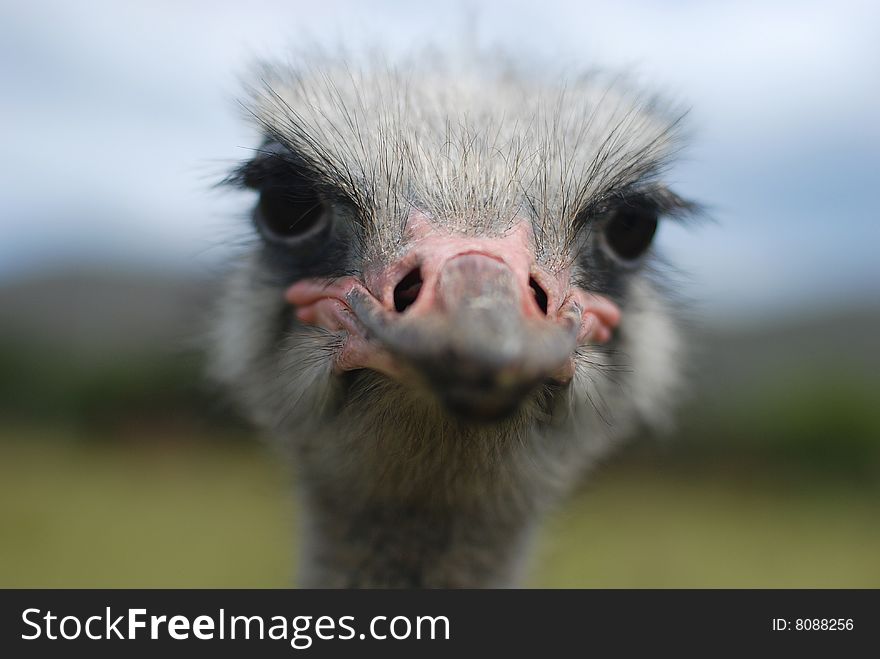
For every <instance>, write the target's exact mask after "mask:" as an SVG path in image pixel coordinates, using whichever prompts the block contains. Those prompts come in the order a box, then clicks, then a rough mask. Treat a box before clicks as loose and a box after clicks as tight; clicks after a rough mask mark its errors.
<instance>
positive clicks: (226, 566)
mask: <svg viewBox="0 0 880 659" xmlns="http://www.w3.org/2000/svg"><path fill="white" fill-rule="evenodd" d="M3 439H4V441H0V586H2V587H78V586H81V587H163V586H164V587H272V586H286V585H288V584H290V583H291V580H292V578H293V574H292V565H293V562H294V559H295V530H296V527H295V519H296V514H295V507H294V505H293V502H292V500H291V498H290V497H289V496H288V494H287V485H286V480H287V479H286V475H285V474H284V471H283V469H282V468H281V467H280V466H279V464H278V461H277V460H275V459H274V458H273V457H272V456H271V455H270V454H269V453H268V452H267V451H264V450H261V449H259V448H256V447H254V446H252V445H250V444H228V443H217V444H215V445H211V444H209V443H208V442H183V443H171V442H168V441H166V442H162V443H161V444H158V445H155V446H152V447H151V446H150V445H149V444H147V445H145V444H144V443H142V442H141V443H138V444H137V445H136V446H108V445H92V446H84V445H82V444H77V443H70V442H64V441H61V440H59V441H45V440H43V441H38V440H37V439H30V440H25V439H24V438H20V439H18V440H6V439H5V438H3ZM878 521H880V496H878V494H877V491H876V489H870V488H869V489H867V490H866V489H865V488H862V489H858V488H851V487H846V486H841V485H836V486H834V485H830V484H827V485H816V484H811V485H809V487H808V486H807V485H806V484H805V482H804V481H797V480H781V479H776V480H771V479H768V478H763V479H761V478H756V477H749V476H746V475H739V476H731V475H724V476H722V475H720V474H719V473H717V471H716V472H706V473H699V472H697V471H691V472H690V473H689V474H688V473H682V472H677V473H671V472H668V471H666V470H662V469H659V468H658V469H653V468H646V467H639V468H636V467H632V466H629V467H627V466H626V465H619V466H616V467H615V466H611V467H609V468H608V469H606V470H604V471H601V472H600V475H599V476H598V477H597V478H596V479H595V480H594V481H593V482H592V484H591V485H590V486H589V487H588V488H586V489H585V490H584V491H582V492H581V493H579V494H578V495H577V496H576V497H575V498H574V499H573V500H572V501H571V502H570V503H569V504H568V505H567V506H566V507H565V508H564V509H562V510H561V511H560V512H559V513H558V514H557V515H555V516H554V517H553V518H552V519H551V520H550V521H549V523H548V524H547V528H546V533H545V534H544V536H543V537H542V539H541V542H540V543H539V546H538V552H537V556H536V560H535V561H534V570H533V574H532V576H531V578H530V580H529V584H530V585H533V586H550V587H713V586H714V587H724V586H729V587H781V586H791V587H810V586H813V587H831V586H838V587H868V586H871V587H878V586H880V560H878V556H880V524H878Z"/></svg>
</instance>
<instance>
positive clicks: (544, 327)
mask: <svg viewBox="0 0 880 659" xmlns="http://www.w3.org/2000/svg"><path fill="white" fill-rule="evenodd" d="M249 109H250V112H251V114H252V116H253V117H255V119H256V121H257V123H258V125H259V128H260V129H261V131H262V134H263V136H264V141H263V143H262V145H261V146H260V147H259V148H258V149H257V150H256V151H255V153H254V154H253V157H252V158H251V159H250V160H248V161H247V162H245V163H244V164H242V165H241V166H240V167H239V168H238V169H237V170H236V171H235V172H234V173H233V175H232V176H231V177H230V180H231V181H232V182H234V183H236V184H239V185H242V186H244V187H247V188H250V189H252V190H254V191H256V192H257V193H258V195H259V199H258V201H257V203H256V206H255V208H254V210H253V216H252V217H253V228H254V230H255V235H256V236H257V240H256V241H255V244H254V245H253V248H252V250H250V251H249V253H247V254H246V255H245V257H244V258H243V260H242V262H241V263H240V265H239V266H238V267H237V268H236V269H235V272H234V273H233V274H232V276H231V278H230V280H229V285H228V287H227V293H226V295H225V297H224V298H223V300H222V301H221V304H220V319H219V324H218V331H217V334H216V341H215V350H214V372H215V374H216V375H217V376H218V377H219V378H220V379H221V380H222V381H223V382H225V383H227V384H228V385H229V387H230V390H231V391H232V392H233V393H234V394H235V396H236V397H237V398H238V399H239V400H240V402H241V403H242V405H243V407H244V408H245V409H246V410H247V411H248V412H249V413H250V414H251V415H252V417H253V418H254V419H255V420H256V421H257V422H258V423H259V424H260V425H262V426H264V427H265V428H268V429H269V430H271V432H272V433H273V434H274V435H275V436H277V437H279V438H280V439H281V440H282V442H283V444H284V445H285V446H287V447H289V448H290V449H291V450H292V453H293V459H294V462H295V464H296V465H297V467H298V471H299V478H298V483H299V485H300V488H301V491H302V497H303V501H304V506H303V507H304V512H305V515H304V517H305V523H304V525H303V526H304V528H303V533H304V536H305V538H306V551H305V561H304V565H303V567H302V577H301V578H302V581H303V582H304V583H305V584H307V585H322V586H334V585H352V586H358V585H385V586H388V585H391V586H393V585H403V586H407V585H412V586H435V585H436V586H482V585H501V584H507V583H511V580H512V579H513V578H514V576H515V575H516V572H517V567H518V565H519V564H520V561H519V559H520V558H521V556H522V555H523V552H522V551H521V550H522V548H523V547H524V546H525V545H527V544H528V543H527V540H528V538H529V536H530V532H531V530H532V529H533V528H534V526H535V522H536V520H538V519H539V512H540V511H541V510H542V509H543V508H544V507H545V505H546V504H547V503H548V502H551V501H552V500H554V499H555V498H557V497H558V495H559V494H560V493H561V492H562V491H564V489H565V488H566V487H567V486H569V485H570V484H571V483H572V482H574V480H575V478H576V476H577V474H578V473H579V472H580V471H582V470H583V469H584V468H585V467H586V466H587V465H589V463H590V462H591V461H592V460H593V459H595V458H596V457H597V456H598V455H600V454H601V453H602V452H604V451H605V450H606V449H607V448H608V447H609V446H610V445H611V444H613V443H614V440H615V439H617V438H620V437H623V436H624V435H626V434H628V433H630V432H631V431H632V429H633V428H634V427H636V426H637V425H638V424H640V423H647V424H653V423H658V422H662V421H663V420H664V419H665V418H666V417H667V415H668V412H669V409H670V405H671V403H672V400H673V397H674V394H675V390H676V388H677V384H678V380H679V377H678V373H679V364H680V361H681V360H680V355H679V341H678V334H677V332H676V330H675V325H674V323H673V322H672V314H671V313H670V311H669V303H668V302H667V301H665V300H664V297H663V294H662V287H661V286H660V285H659V284H658V282H657V279H658V278H657V277H656V272H655V270H656V269H655V268H653V267H652V266H651V262H652V248H651V243H652V239H653V237H654V235H655V231H656V230H657V228H658V224H659V223H662V221H663V220H664V218H667V217H672V216H676V215H679V214H682V213H684V212H686V211H687V210H689V208H690V205H689V204H688V203H686V202H685V201H683V200H682V199H681V198H680V197H679V196H677V195H676V194H675V193H673V192H672V191H671V190H670V189H668V188H667V187H666V186H665V185H664V183H663V181H662V178H661V176H662V174H663V171H664V169H665V167H666V165H667V164H668V162H669V159H670V157H671V156H672V155H673V154H674V151H675V150H676V148H677V140H676V136H677V121H676V120H675V119H674V118H672V119H671V118H670V117H669V116H667V114H666V113H664V112H663V111H661V110H660V109H659V106H658V105H657V103H656V102H654V101H649V100H646V99H644V98H642V97H639V96H637V95H634V94H632V93H630V92H627V91H624V90H622V89H618V88H615V86H614V85H609V84H599V83H598V82H597V81H596V80H595V79H594V78H590V77H585V78H578V79H574V80H568V81H559V82H552V83H551V82H546V81H538V80H535V79H531V78H529V77H528V76H523V75H518V74H514V73H511V72H510V71H505V72H502V73H485V72H484V73H479V74H475V73H470V74H468V75H463V74H461V73H459V74H452V73H449V72H444V71H443V70H442V68H441V67H436V68H431V67H423V68H420V69H419V68H417V67H415V68H413V69H412V70H410V71H408V72H405V73H403V72H399V71H390V70H387V69H379V70H373V71H371V72H353V71H352V70H351V69H349V68H347V67H345V66H337V65H323V66H317V67H314V66H313V67H309V68H306V69H303V70H298V69H296V70H295V69H282V70H273V71H272V72H271V75H269V76H268V77H267V79H266V82H265V83H264V84H263V85H262V86H260V87H259V88H258V89H256V91H255V92H254V93H253V96H252V101H251V103H250V106H249Z"/></svg>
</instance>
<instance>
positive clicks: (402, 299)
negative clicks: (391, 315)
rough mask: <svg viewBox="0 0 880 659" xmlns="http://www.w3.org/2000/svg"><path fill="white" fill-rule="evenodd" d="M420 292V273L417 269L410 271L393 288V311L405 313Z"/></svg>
mask: <svg viewBox="0 0 880 659" xmlns="http://www.w3.org/2000/svg"><path fill="white" fill-rule="evenodd" d="M421 290H422V271H421V269H419V268H416V269H415V270H411V271H410V272H409V274H408V275H407V276H406V277H404V278H403V279H401V280H400V283H398V284H397V286H395V287H394V309H395V310H396V311H397V312H398V313H403V312H404V311H406V310H407V309H408V308H409V307H410V306H412V305H413V303H414V302H415V301H416V298H418V297H419V292H420V291H421Z"/></svg>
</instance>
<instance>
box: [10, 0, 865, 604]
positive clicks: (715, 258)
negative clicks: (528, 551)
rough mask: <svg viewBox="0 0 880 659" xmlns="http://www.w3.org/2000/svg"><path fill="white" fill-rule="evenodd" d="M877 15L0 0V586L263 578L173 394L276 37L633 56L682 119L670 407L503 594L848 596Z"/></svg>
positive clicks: (861, 537)
mask: <svg viewBox="0 0 880 659" xmlns="http://www.w3.org/2000/svg"><path fill="white" fill-rule="evenodd" d="M878 7H880V5H877V4H876V3H870V2H853V1H849V0H842V1H838V2H835V3H828V2H825V3H817V2H794V1H791V2H776V3H763V2H748V1H746V2H736V3H698V2H688V1H679V2H664V3H659V2H620V1H618V2H607V3H591V2H574V1H572V2H560V1H558V0H544V1H543V2H540V3H534V2H525V1H519V0H514V1H511V0H505V1H501V0H497V1H494V0H490V1H482V2H479V3H476V2H456V1H451V2H444V3H440V2H435V3H424V4H423V3H418V2H412V1H408V2H405V1H400V2H396V1H392V0H384V1H378V2H371V3H369V6H367V3H361V2H343V1H341V0H324V1H323V2H320V3H314V2H258V3H242V2H225V1H214V2H190V3H179V2H159V1H155V2H151V3H116V2H94V1H88V2H78V3H67V2H45V1H29V2H24V1H21V2H10V1H9V0H5V1H4V2H3V3H2V4H0V90H2V94H0V136H2V140H0V143H2V145H3V157H2V158H0V180H2V186H0V586H3V587H12V586H71V587H72V586H95V587H97V586H147V587H149V586H179V587H187V586H218V587H220V586H252V587H261V586H285V585H288V584H289V583H290V582H291V579H292V578H293V576H294V574H293V571H294V560H293V559H294V555H295V551H296V549H295V548H296V538H295V537H294V531H293V529H294V528H295V524H294V522H295V518H296V515H297V511H296V507H295V502H294V501H292V500H291V498H290V497H288V495H287V494H288V493H287V489H288V488H287V485H286V481H287V474H286V473H285V469H284V466H283V464H282V462H281V461H280V460H278V459H277V458H276V457H275V456H274V455H273V454H272V453H271V452H270V451H269V450H268V449H267V448H266V447H265V446H264V445H263V444H262V443H261V442H260V441H259V440H258V438H257V437H256V434H255V433H254V432H253V431H252V430H250V429H249V428H248V427H247V425H245V424H244V423H243V422H242V421H241V420H239V419H238V418H236V417H235V416H234V413H233V412H232V410H230V409H229V407H228V406H227V405H226V403H225V402H224V401H223V399H222V397H220V396H218V395H217V393H216V392H215V391H212V390H211V389H210V388H209V387H207V386H205V385H204V384H203V382H202V377H201V373H202V362H201V356H200V350H199V349H200V344H201V343H202V341H201V339H200V338H199V337H200V332H201V331H202V329H203V328H204V326H205V325H204V318H205V315H204V314H205V310H206V309H208V308H209V307H210V303H211V300H212V299H213V297H214V295H215V293H216V290H217V281H218V277H219V274H220V273H222V272H223V269H224V264H225V263H226V262H228V261H229V260H230V259H231V258H233V257H234V255H235V253H236V249H237V248H238V247H240V245H241V243H242V241H245V240H247V222H246V221H245V220H244V219H243V218H244V217H245V214H246V209H247V207H248V205H249V204H250V203H251V202H252V201H253V200H252V199H250V198H249V197H248V195H247V194H245V193H238V192H231V191H219V190H216V189H213V188H212V185H213V184H214V183H215V182H217V181H218V180H219V179H220V178H221V177H222V176H223V174H224V172H225V171H226V170H227V169H228V168H229V167H231V166H232V164H233V163H235V162H236V161H239V160H241V159H244V158H247V157H248V154H249V148H251V147H253V146H255V145H256V143H257V141H256V136H255V135H254V134H253V133H252V132H251V131H250V129H249V128H248V126H247V125H246V124H245V123H244V122H243V121H241V118H240V116H239V114H240V113H239V110H238V109H237V106H236V103H235V98H236V96H237V94H238V93H239V89H240V79H239V76H240V75H241V74H242V73H243V72H244V71H245V70H246V68H247V65H248V64H249V63H250V62H251V61H252V60H253V59H254V58H256V57H261V56H269V57H278V56H279V55H281V56H283V54H284V53H286V52H289V51H290V50H291V49H292V48H301V47H302V45H303V43H313V44H316V45H319V46H323V47H327V48H331V49H332V48H335V47H337V46H340V45H341V46H344V47H347V48H351V49H355V50H356V49H358V48H363V47H365V46H367V47H368V46H371V45H376V44H378V45H380V46H381V47H382V48H383V49H384V50H385V51H387V52H388V53H389V56H390V57H391V58H392V59H394V58H399V57H403V56H405V55H406V53H407V52H410V51H411V50H412V49H414V48H415V49H418V48H422V47H424V46H426V45H429V44H434V45H437V46H440V47H443V48H445V49H449V50H451V51H454V52H458V53H461V56H462V57H468V56H470V55H472V54H474V53H485V52H492V51H494V50H500V51H508V52H512V53H514V54H515V55H517V56H519V57H522V58H523V59H525V60H526V61H532V62H534V63H536V65H537V66H544V65H547V66H551V65H552V66H556V67H558V66H567V67H576V66H589V67H595V66H599V67H602V68H610V69H612V70H626V71H630V72H634V75H635V76H636V77H637V79H638V80H641V81H642V82H643V83H644V84H645V85H647V86H648V87H649V88H650V89H652V90H659V91H664V92H666V93H667V95H669V96H671V97H672V98H674V99H677V100H680V101H682V102H685V103H687V104H688V105H690V106H691V107H692V108H693V109H692V112H691V115H690V119H689V121H690V124H689V125H690V128H691V133H692V135H693V145H692V147H691V148H690V149H689V150H687V152H686V153H685V157H684V159H683V161H682V162H681V163H680V165H679V166H678V167H677V168H676V169H675V170H674V171H673V172H672V179H673V184H674V187H675V189H676V190H678V191H679V192H681V193H683V194H685V195H686V196H689V197H691V198H695V199H698V200H700V201H703V202H705V203H706V204H707V205H708V207H709V209H710V216H711V221H710V222H708V223H705V224H703V225H701V226H698V227H694V228H691V229H687V228H684V227H674V226H668V225H664V226H663V227H662V229H661V233H660V235H659V242H660V246H661V249H662V251H663V252H664V254H665V255H666V257H667V258H668V260H669V261H670V262H671V263H673V264H675V266H676V268H677V271H676V272H675V273H674V275H673V276H674V281H675V282H676V286H677V288H678V290H679V291H680V293H681V295H682V297H684V298H686V299H688V300H691V301H692V304H691V311H690V319H689V322H690V324H691V325H692V326H693V337H692V341H693V344H694V347H695V349H696V352H697V354H698V361H697V362H696V364H695V367H694V369H693V374H692V380H693V385H694V386H693V390H694V395H693V396H692V397H691V399H690V400H689V401H688V403H687V405H686V406H685V408H684V410H683V411H682V414H681V415H680V420H681V421H680V427H679V429H678V430H677V431H676V432H675V433H674V434H673V435H672V436H670V437H668V438H663V439H657V438H649V439H642V440H640V441H636V442H634V443H633V444H632V445H631V446H630V447H629V448H628V449H627V450H625V451H622V452H621V453H620V454H618V455H617V456H616V457H615V458H614V459H613V460H611V461H609V462H608V464H606V465H605V466H604V467H603V468H602V469H600V470H599V471H598V473H597V474H596V476H595V478H593V479H591V480H590V481H589V482H588V483H586V484H585V485H584V487H583V488H582V490H581V492H580V493H579V494H578V495H577V496H576V497H575V498H574V499H573V500H572V501H571V502H569V503H568V504H567V505H566V506H565V507H563V508H562V509H561V510H560V511H559V513H558V514H557V515H556V516H555V517H554V518H553V519H552V520H551V521H550V522H549V523H548V525H547V528H546V530H545V533H544V535H543V538H542V541H541V545H540V551H539V554H538V556H537V558H536V560H535V561H534V565H533V569H532V573H531V577H530V579H529V582H528V583H529V585H533V586H552V587H572V586H576V587H582V586H611V587H616V586H628V587H655V586H660V587H685V586H687V587H713V586H714V587H721V586H727V587H762V586H764V587H776V586H790V587H830V586H841V587H878V586H880V559H878V557H880V400H878V391H880V389H878V384H880V368H878V367H880V351H878V337H880V259H878V258H877V250H878V248H880V222H878V219H880V218H878V211H877V206H876V205H875V204H876V197H877V191H878V189H880V122H878V117H880V85H878V81H877V64H878V62H880V8H878Z"/></svg>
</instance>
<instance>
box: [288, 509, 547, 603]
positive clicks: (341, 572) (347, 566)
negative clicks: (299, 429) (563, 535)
mask: <svg viewBox="0 0 880 659" xmlns="http://www.w3.org/2000/svg"><path fill="white" fill-rule="evenodd" d="M306 501H307V502H308V503H307V509H306V510H305V511H304V512H305V515H306V520H307V524H308V525H309V533H308V534H307V538H308V540H307V542H306V543H305V546H304V547H303V550H304V556H303V559H304V560H303V564H302V566H301V577H300V581H301V583H302V585H303V586H305V587H312V588H485V587H505V586H510V585H514V584H515V583H516V581H517V580H518V576H519V572H520V568H521V563H522V560H521V559H522V557H523V556H524V553H525V552H524V548H525V545H527V544H528V542H527V541H528V539H529V537H530V536H531V527H532V524H531V523H530V522H529V521H527V520H520V522H519V523H510V522H508V523H499V521H498V520H496V519H493V518H491V517H490V516H488V515H486V514H482V513H481V511H468V510H456V509H453V508H450V509H447V510H438V509H435V508H431V507H419V506H415V505H413V506H407V505H403V506H394V505H389V504H372V503H368V504H366V505H360V506H344V507H343V506H339V505H332V504H331V505H330V506H328V505H327V504H326V503H319V502H316V501H315V500H314V498H312V497H308V496H307V497H306Z"/></svg>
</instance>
